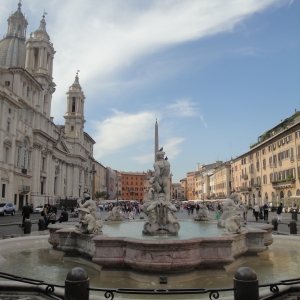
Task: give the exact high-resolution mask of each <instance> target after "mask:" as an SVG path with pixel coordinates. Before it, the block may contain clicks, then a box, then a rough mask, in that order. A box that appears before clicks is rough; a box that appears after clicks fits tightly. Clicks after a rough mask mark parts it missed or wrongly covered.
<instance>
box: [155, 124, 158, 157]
mask: <svg viewBox="0 0 300 300" xmlns="http://www.w3.org/2000/svg"><path fill="white" fill-rule="evenodd" d="M157 152H158V124H157V119H156V122H155V141H154V161H157V158H156V153H157Z"/></svg>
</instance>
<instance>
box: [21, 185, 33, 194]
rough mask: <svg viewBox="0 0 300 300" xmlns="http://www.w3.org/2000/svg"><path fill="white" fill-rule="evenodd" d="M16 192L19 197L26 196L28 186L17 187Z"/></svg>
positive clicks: (28, 189)
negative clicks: (18, 193)
mask: <svg viewBox="0 0 300 300" xmlns="http://www.w3.org/2000/svg"><path fill="white" fill-rule="evenodd" d="M18 191H19V192H20V194H21V195H25V194H28V193H29V192H30V186H28V185H19V187H18Z"/></svg>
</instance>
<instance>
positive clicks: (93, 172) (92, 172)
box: [90, 164, 97, 199]
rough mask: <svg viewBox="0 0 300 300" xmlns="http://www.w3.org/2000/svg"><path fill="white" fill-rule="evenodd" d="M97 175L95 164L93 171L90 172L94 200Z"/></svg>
mask: <svg viewBox="0 0 300 300" xmlns="http://www.w3.org/2000/svg"><path fill="white" fill-rule="evenodd" d="M96 173H97V171H96V170H95V165H94V164H93V166H92V170H91V171H90V174H92V199H94V196H95V195H94V194H95V189H94V176H95V174H96Z"/></svg>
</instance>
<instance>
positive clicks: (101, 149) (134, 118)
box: [93, 110, 157, 159]
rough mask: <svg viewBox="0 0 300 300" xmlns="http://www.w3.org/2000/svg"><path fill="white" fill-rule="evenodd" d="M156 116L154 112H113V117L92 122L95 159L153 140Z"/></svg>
mask: <svg viewBox="0 0 300 300" xmlns="http://www.w3.org/2000/svg"><path fill="white" fill-rule="evenodd" d="M156 116H157V115H156V114H155V113H154V112H149V111H148V112H140V113H137V114H127V113H124V112H119V111H116V110H113V116H111V117H109V118H107V119H106V120H104V121H103V122H98V121H93V123H94V125H95V127H96V128H95V129H96V132H95V134H94V135H93V137H94V139H95V140H96V141H97V144H96V145H95V147H94V156H95V158H96V159H99V158H101V157H103V156H104V155H105V154H111V153H115V152H118V151H120V150H121V149H124V148H126V147H129V146H130V147H132V146H133V145H137V144H138V143H141V142H143V141H146V140H148V139H152V138H153V124H154V120H155V117H156Z"/></svg>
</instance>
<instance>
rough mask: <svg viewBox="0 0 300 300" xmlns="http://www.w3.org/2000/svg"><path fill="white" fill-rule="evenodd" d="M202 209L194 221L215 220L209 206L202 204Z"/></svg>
mask: <svg viewBox="0 0 300 300" xmlns="http://www.w3.org/2000/svg"><path fill="white" fill-rule="evenodd" d="M199 206H200V209H199V211H198V214H197V216H196V217H194V218H193V219H194V221H211V220H213V218H212V216H211V214H210V212H209V210H208V208H207V206H206V205H205V204H200V205H199Z"/></svg>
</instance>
